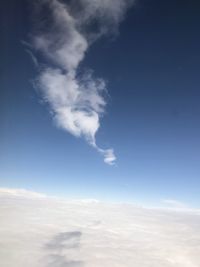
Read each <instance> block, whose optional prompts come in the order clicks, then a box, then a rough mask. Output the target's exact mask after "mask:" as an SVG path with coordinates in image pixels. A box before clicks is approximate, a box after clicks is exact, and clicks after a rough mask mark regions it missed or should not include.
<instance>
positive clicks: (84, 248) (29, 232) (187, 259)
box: [0, 189, 200, 267]
mask: <svg viewBox="0 0 200 267" xmlns="http://www.w3.org/2000/svg"><path fill="white" fill-rule="evenodd" d="M199 225H200V211H199V210H184V209H182V210H180V211H177V210H176V211H175V210H169V209H168V210H167V209H166V210H165V209H150V208H143V207H138V206H134V205H128V204H111V203H110V204H108V203H107V204H105V203H102V202H98V201H95V200H85V201H83V200H77V201H64V200H59V199H56V198H50V197H45V196H44V195H40V194H36V193H33V192H29V191H26V190H17V189H16V190H12V189H0V262H1V266H3V267H15V266H20V267H27V266H28V267H83V266H84V267H102V266H103V267H111V266H112V267H199V266H200V227H199Z"/></svg>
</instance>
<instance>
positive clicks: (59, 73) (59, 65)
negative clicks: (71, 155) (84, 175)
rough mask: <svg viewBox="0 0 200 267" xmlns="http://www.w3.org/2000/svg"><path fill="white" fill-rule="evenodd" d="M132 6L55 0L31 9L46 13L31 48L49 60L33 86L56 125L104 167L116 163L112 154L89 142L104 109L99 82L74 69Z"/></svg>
mask: <svg viewBox="0 0 200 267" xmlns="http://www.w3.org/2000/svg"><path fill="white" fill-rule="evenodd" d="M132 2H133V1H131V0H116V1H111V0H103V1H102V0H95V1H88V0H78V1H76V2H73V1H69V2H68V4H64V2H61V1H59V0H42V1H41V2H40V3H39V2H38V3H39V4H38V6H37V8H38V9H41V10H42V9H45V11H46V10H48V13H47V11H46V17H45V18H41V20H42V22H43V24H42V23H41V28H42V30H40V31H39V32H38V33H37V34H35V35H34V38H33V47H34V49H35V50H37V51H40V52H42V54H43V55H44V56H45V58H46V59H48V60H50V63H49V62H48V67H47V66H46V67H43V68H42V70H41V71H40V74H39V77H38V79H37V85H38V87H39V88H40V89H41V91H42V93H43V96H44V99H45V100H46V101H47V102H48V104H49V105H50V107H51V110H52V111H53V114H54V120H55V121H56V124H57V126H58V127H61V128H62V129H64V130H66V131H68V132H69V133H71V134H73V135H74V136H76V137H84V138H85V139H86V140H87V142H88V143H89V144H90V145H92V146H93V147H94V148H96V149H97V151H99V152H100V153H101V154H103V156H104V162H105V163H108V164H110V165H113V164H114V161H115V160H116V157H115V155H114V150H113V149H105V150H103V149H100V148H98V146H97V145H96V138H95V136H96V133H97V131H98V129H99V127H100V117H101V116H102V115H103V113H104V110H105V106H106V101H105V99H104V97H103V93H104V92H105V91H106V85H105V82H104V80H103V79H96V78H94V77H93V75H92V72H91V71H87V72H86V73H84V74H83V75H82V76H80V75H78V74H77V68H78V67H79V65H80V63H81V61H82V60H83V59H84V57H85V53H86V51H87V50H88V48H89V46H90V45H91V43H92V42H94V41H95V40H96V39H98V38H99V37H101V36H102V35H104V34H108V33H111V34H115V33H116V31H117V28H118V24H119V23H120V21H121V20H122V19H123V17H124V14H125V11H126V10H127V8H128V7H129V6H130V4H131V3H132ZM38 13H40V12H38ZM47 14H48V16H47ZM47 18H48V19H47ZM39 19H40V18H39ZM39 19H38V20H39ZM45 19H46V20H47V21H48V23H47V25H46V24H45ZM94 25H96V26H94ZM41 28H40V29H41Z"/></svg>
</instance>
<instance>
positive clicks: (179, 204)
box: [162, 199, 189, 209]
mask: <svg viewBox="0 0 200 267" xmlns="http://www.w3.org/2000/svg"><path fill="white" fill-rule="evenodd" d="M162 203H164V204H166V205H167V206H169V207H170V208H176V209H188V208H189V207H188V205H186V204H185V203H183V202H181V201H178V200H175V199H163V200H162Z"/></svg>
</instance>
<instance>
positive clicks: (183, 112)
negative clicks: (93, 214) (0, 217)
mask: <svg viewBox="0 0 200 267" xmlns="http://www.w3.org/2000/svg"><path fill="white" fill-rule="evenodd" d="M39 2H41V3H43V5H42V4H41V3H40V4H39ZM78 2H79V3H80V6H79V5H77V6H74V5H73V3H72V1H65V2H64V3H61V2H59V1H56V0H53V1H36V2H35V5H33V4H31V2H30V1H27V0H20V1H14V2H13V1H11V0H7V1H1V4H0V5H1V7H2V8H1V9H0V10H1V11H0V12H1V14H0V19H1V25H2V26H1V38H2V39H1V40H2V41H1V43H0V47H1V51H2V54H1V63H0V64H1V68H0V77H1V79H0V128H1V131H0V147H1V149H0V151H1V152H0V186H1V187H8V188H26V189H28V190H33V191H37V192H44V193H47V194H51V195H57V196H65V197H68V198H95V199H102V200H109V201H121V202H136V203H145V204H150V205H159V203H160V202H161V201H162V200H164V201H165V202H166V200H167V201H168V204H169V203H171V204H172V203H177V202H178V203H179V202H180V203H182V202H183V203H186V204H188V205H189V206H192V207H199V203H200V197H199V196H200V194H199V188H200V181H199V177H200V167H199V160H200V139H199V136H200V119H199V118H200V105H199V97H200V90H199V85H200V80H199V69H200V60H199V59H200V54H199V45H200V35H199V25H200V17H199V11H200V4H199V3H197V1H189V2H188V1H178V0H175V1H174V0H173V1H172V0H169V1H159V0H137V1H121V0H117V1H115V2H113V1H101V2H100V1H97V0H96V1H94V2H93V3H94V5H91V2H90V1H88V0H80V1H78ZM66 4H67V5H68V6H66ZM77 95H78V96H77ZM170 201H171V202H170ZM173 201H174V202H173Z"/></svg>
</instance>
